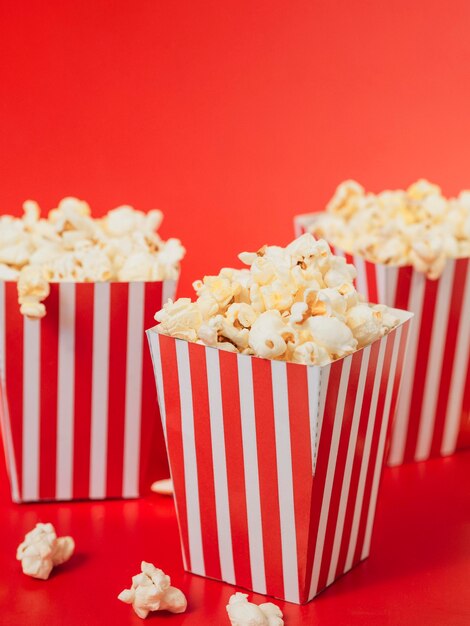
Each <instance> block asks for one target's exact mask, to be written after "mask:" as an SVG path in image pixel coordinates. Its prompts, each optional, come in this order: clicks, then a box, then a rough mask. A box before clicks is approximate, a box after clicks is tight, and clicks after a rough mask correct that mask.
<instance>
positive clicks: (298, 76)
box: [0, 0, 470, 292]
mask: <svg viewBox="0 0 470 626" xmlns="http://www.w3.org/2000/svg"><path fill="white" fill-rule="evenodd" d="M1 8H2V15H1V22H0V24H1V31H2V32H1V36H0V58H1V59H2V69H1V76H0V78H1V80H0V111H1V116H0V119H1V122H0V124H1V126H2V128H1V137H2V139H1V150H0V176H1V181H2V184H1V187H0V207H1V209H0V210H1V211H3V212H12V211H15V210H16V211H18V210H20V206H21V203H22V201H23V200H24V199H25V198H27V197H33V198H36V199H37V200H38V201H39V202H40V203H41V204H42V205H43V206H44V207H45V208H46V207H50V206H51V205H54V203H56V202H57V201H58V200H59V198H61V197H62V196H64V195H66V194H68V195H70V194H75V195H78V196H80V197H83V198H86V199H87V200H88V201H89V202H90V203H91V205H92V206H93V207H94V208H95V209H96V211H98V212H101V211H103V210H104V209H108V208H110V207H113V206H115V205H116V204H119V203H125V202H127V203H132V204H134V205H135V206H136V207H138V208H142V209H148V208H151V207H154V206H158V207H160V208H161V209H163V210H164V212H165V214H166V218H165V222H164V227H163V230H162V232H163V234H164V235H170V234H173V235H174V234H177V235H178V236H180V237H181V238H182V239H183V241H184V242H185V243H186V245H187V247H188V256H187V262H186V263H185V266H184V273H183V277H182V283H181V284H182V290H183V291H186V292H188V291H189V287H190V282H191V280H193V279H194V278H196V277H198V276H200V275H202V274H203V273H209V272H212V271H215V270H217V269H218V268H219V267H220V266H221V265H227V264H233V263H234V262H236V257H235V254H236V252H237V251H239V250H241V249H247V248H248V249H250V248H251V249H253V248H256V249H257V247H259V246H260V245H261V244H263V243H264V242H265V241H268V242H273V243H275V242H279V243H283V242H287V240H288V239H289V238H290V237H291V234H292V222H291V218H292V216H293V215H295V214H296V213H305V212H308V211H309V210H311V209H313V208H315V207H317V206H324V204H325V202H326V200H327V199H328V198H329V197H330V196H331V195H332V192H333V190H334V187H335V186H336V185H337V184H338V183H339V182H340V181H341V180H343V179H344V178H347V177H355V178H357V179H359V180H360V181H362V182H363V183H364V184H365V185H366V186H367V187H369V188H371V189H373V190H375V191H378V190H380V189H382V188H384V187H388V188H390V187H396V186H402V185H407V184H408V183H409V182H411V181H412V180H413V179H416V178H417V177H420V176H427V177H429V178H430V179H432V180H435V181H437V182H440V183H441V184H442V186H443V188H444V190H445V191H446V192H448V193H454V192H457V191H458V190H459V189H461V188H462V187H465V186H469V184H470V180H469V174H468V163H469V161H470V141H469V140H468V139H469V135H470V115H469V114H468V108H469V98H470V81H469V79H468V78H469V67H470V38H469V37H468V24H469V20H470V3H469V2H468V1H467V0H446V1H445V0H415V1H414V2H409V0H394V1H393V2H377V1H374V0H356V1H354V2H350V1H347V0H328V1H323V2H320V1H318V0H317V1H315V2H312V1H311V0H294V1H291V2H285V1H284V0H257V1H256V2H252V1H251V0H237V1H236V2H220V0H180V1H179V2H165V1H163V0H139V1H138V2H135V1H134V2H132V1H131V0H81V1H80V2H75V3H73V2H63V1H60V0H48V1H47V2H44V1H42V0H28V2H18V1H17V0H3V1H2V3H1Z"/></svg>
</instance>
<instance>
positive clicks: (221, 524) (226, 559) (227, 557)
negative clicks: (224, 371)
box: [206, 348, 235, 585]
mask: <svg viewBox="0 0 470 626" xmlns="http://www.w3.org/2000/svg"><path fill="white" fill-rule="evenodd" d="M206 368H207V390H208V396H209V414H210V420H211V444H212V462H213V467H214V491H215V512H216V517H217V536H218V540H219V556H220V569H221V573H222V579H223V580H224V581H226V582H228V583H230V584H231V585H234V584H235V568H234V565H233V552H232V532H231V525H230V506H229V498H228V481H227V462H226V458H225V435H224V416H223V408H222V388H221V382H220V363H219V351H218V350H215V349H214V348H206Z"/></svg>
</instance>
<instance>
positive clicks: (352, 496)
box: [335, 341, 379, 578]
mask: <svg viewBox="0 0 470 626" xmlns="http://www.w3.org/2000/svg"><path fill="white" fill-rule="evenodd" d="M378 355H379V342H378V341H376V342H375V343H373V344H372V346H371V349H370V355H369V363H368V366H367V376H366V381H365V386H364V396H363V400H362V408H361V416H360V418H359V428H358V432H357V440H356V448H355V450H354V460H353V466H352V471H351V482H350V484H349V493H348V501H347V505H346V514H345V517H344V526H343V535H342V538H341V547H340V550H339V556H338V565H337V567H336V574H335V578H337V577H338V576H341V574H343V572H344V568H345V565H346V557H347V553H348V547H349V539H350V536H351V528H352V523H353V518H354V508H355V506H356V495H357V487H358V484H359V474H360V472H361V463H362V457H363V452H364V443H365V438H366V432H367V424H368V423H369V412H370V404H371V399H372V389H373V386H374V379H375V371H376V369H377V359H378Z"/></svg>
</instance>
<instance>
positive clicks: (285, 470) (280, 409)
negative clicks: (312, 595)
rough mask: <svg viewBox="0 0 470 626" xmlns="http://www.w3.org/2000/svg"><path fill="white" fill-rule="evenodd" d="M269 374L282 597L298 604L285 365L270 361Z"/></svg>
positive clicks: (295, 538) (295, 533)
mask: <svg viewBox="0 0 470 626" xmlns="http://www.w3.org/2000/svg"><path fill="white" fill-rule="evenodd" d="M271 375H272V391H273V405H274V407H273V408H274V429H275V435H276V465H277V483H278V494H279V521H280V528H281V551H282V572H283V579H284V595H285V598H286V600H288V601H289V602H297V603H298V602H299V582H298V571H297V532H296V526H295V510H294V484H293V478H292V451H291V443H290V424H289V398H288V388H287V369H286V363H283V362H281V361H272V362H271Z"/></svg>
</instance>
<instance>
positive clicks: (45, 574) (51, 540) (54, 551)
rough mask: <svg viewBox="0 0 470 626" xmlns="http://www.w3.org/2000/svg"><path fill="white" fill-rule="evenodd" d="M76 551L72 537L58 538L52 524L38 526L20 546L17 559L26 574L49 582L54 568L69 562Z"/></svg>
mask: <svg viewBox="0 0 470 626" xmlns="http://www.w3.org/2000/svg"><path fill="white" fill-rule="evenodd" d="M74 550H75V542H74V540H73V539H72V537H57V535H56V532H55V529H54V526H53V525H52V524H50V523H47V524H36V526H35V528H33V530H31V531H30V532H29V533H27V534H26V535H25V538H24V541H23V543H21V544H20V545H19V546H18V549H17V551H16V558H17V560H18V561H21V567H22V569H23V573H24V574H26V575H27V576H32V577H33V578H40V579H42V580H47V579H48V578H49V574H50V573H51V571H52V568H53V567H55V566H56V565H62V563H65V562H66V561H68V560H69V559H70V557H71V556H72V554H73V551H74Z"/></svg>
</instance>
